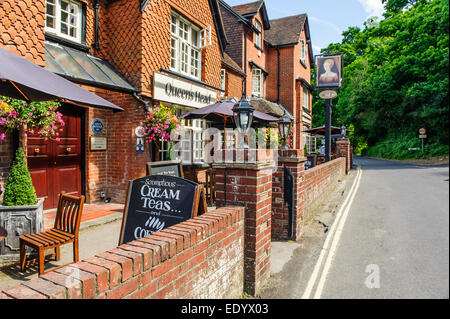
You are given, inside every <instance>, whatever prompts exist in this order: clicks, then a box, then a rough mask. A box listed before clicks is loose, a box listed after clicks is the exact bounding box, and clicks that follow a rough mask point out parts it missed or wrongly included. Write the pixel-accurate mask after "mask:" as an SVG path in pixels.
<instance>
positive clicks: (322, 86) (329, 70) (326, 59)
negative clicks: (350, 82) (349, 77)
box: [316, 54, 343, 90]
mask: <svg viewBox="0 0 450 319" xmlns="http://www.w3.org/2000/svg"><path fill="white" fill-rule="evenodd" d="M342 73H343V66H342V56H341V55H340V54H323V55H317V56H316V88H317V89H319V90H339V89H341V88H342Z"/></svg>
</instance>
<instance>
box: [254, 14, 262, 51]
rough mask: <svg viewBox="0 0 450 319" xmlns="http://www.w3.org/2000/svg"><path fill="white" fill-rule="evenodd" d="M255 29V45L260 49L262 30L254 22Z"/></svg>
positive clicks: (259, 25) (258, 24) (257, 23)
mask: <svg viewBox="0 0 450 319" xmlns="http://www.w3.org/2000/svg"><path fill="white" fill-rule="evenodd" d="M255 28H256V30H258V31H257V32H255V45H256V46H257V47H258V48H262V33H261V32H262V28H261V24H260V23H259V22H258V21H256V20H255Z"/></svg>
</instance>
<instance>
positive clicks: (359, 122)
mask: <svg viewBox="0 0 450 319" xmlns="http://www.w3.org/2000/svg"><path fill="white" fill-rule="evenodd" d="M383 3H384V4H385V8H386V13H385V15H384V19H382V20H381V21H378V20H377V19H375V18H371V19H368V20H367V21H366V22H365V24H364V29H360V28H359V27H350V28H348V30H346V31H344V32H343V39H342V42H341V43H333V44H330V45H329V46H328V47H327V48H326V49H324V50H322V52H323V53H325V52H327V53H334V52H336V53H338V52H340V53H342V56H343V61H344V88H343V89H342V90H340V91H339V94H338V98H337V99H336V100H333V105H334V108H333V125H337V126H340V125H343V124H344V125H346V126H347V127H351V128H352V129H353V132H352V136H351V137H352V138H353V144H354V147H355V149H356V150H360V151H365V152H368V153H369V154H371V153H372V155H376V156H380V157H388V158H389V157H390V158H407V157H414V154H413V153H411V152H410V151H408V148H410V147H417V146H418V145H419V144H420V140H419V139H418V130H419V128H421V127H424V128H426V129H427V131H428V139H427V152H428V153H427V154H428V155H441V154H443V153H445V154H448V144H449V132H448V125H449V122H448V110H449V107H448V106H449V99H448V85H449V83H448V72H449V4H448V1H447V0H431V1H426V0H416V1H412V0H383ZM315 94H316V95H318V93H317V92H316V93H315ZM324 105H325V103H324V101H323V100H320V99H319V98H317V99H315V102H314V105H313V114H314V118H313V125H314V126H318V125H323V123H324V109H325V106H324Z"/></svg>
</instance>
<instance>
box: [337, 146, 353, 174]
mask: <svg viewBox="0 0 450 319" xmlns="http://www.w3.org/2000/svg"><path fill="white" fill-rule="evenodd" d="M336 153H337V156H339V157H345V171H346V173H348V172H349V171H350V170H351V169H352V166H353V158H352V153H353V151H352V148H351V146H350V140H349V139H348V138H338V139H337V140H336Z"/></svg>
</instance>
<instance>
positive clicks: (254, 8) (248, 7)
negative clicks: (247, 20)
mask: <svg viewBox="0 0 450 319" xmlns="http://www.w3.org/2000/svg"><path fill="white" fill-rule="evenodd" d="M262 3H263V1H261V0H260V1H255V2H250V3H244V4H240V5H237V6H234V7H233V9H234V10H235V11H236V12H237V13H239V14H241V15H243V16H245V15H249V14H251V15H255V14H256V13H258V11H259V8H260V7H261V5H262Z"/></svg>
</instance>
